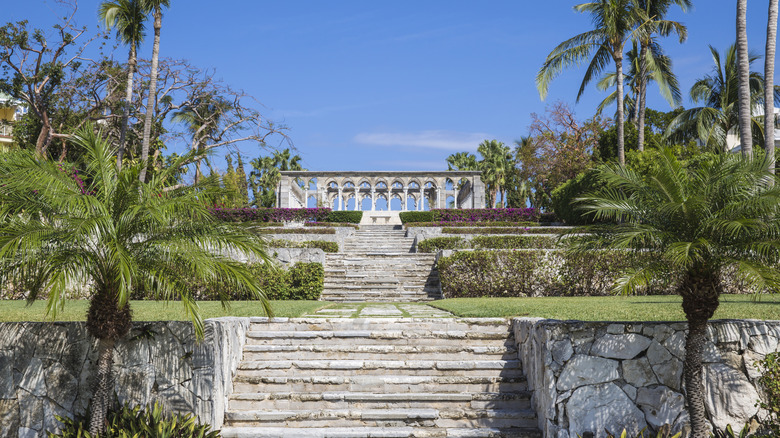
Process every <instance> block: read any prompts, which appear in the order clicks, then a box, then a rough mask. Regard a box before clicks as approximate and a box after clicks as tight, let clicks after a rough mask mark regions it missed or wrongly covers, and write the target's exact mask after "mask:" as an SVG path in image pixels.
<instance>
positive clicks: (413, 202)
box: [406, 193, 417, 211]
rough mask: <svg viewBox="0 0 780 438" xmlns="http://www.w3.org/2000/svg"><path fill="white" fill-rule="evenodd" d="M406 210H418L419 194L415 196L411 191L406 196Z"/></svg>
mask: <svg viewBox="0 0 780 438" xmlns="http://www.w3.org/2000/svg"><path fill="white" fill-rule="evenodd" d="M406 210H407V211H415V210H417V196H415V195H414V194H412V193H409V195H407V196H406Z"/></svg>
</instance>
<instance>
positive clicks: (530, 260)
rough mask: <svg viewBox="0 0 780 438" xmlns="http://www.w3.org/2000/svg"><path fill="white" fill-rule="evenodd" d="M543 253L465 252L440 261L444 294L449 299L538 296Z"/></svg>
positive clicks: (439, 266) (440, 275) (440, 276)
mask: <svg viewBox="0 0 780 438" xmlns="http://www.w3.org/2000/svg"><path fill="white" fill-rule="evenodd" d="M544 257H545V253H544V252H543V251H462V252H456V253H455V254H453V255H452V256H449V257H442V258H440V259H439V262H438V268H439V278H441V285H442V291H443V292H444V293H445V294H446V296H447V297H448V298H461V297H522V296H529V295H534V294H535V292H536V289H537V286H538V285H537V280H538V279H537V278H535V275H534V268H535V267H536V266H539V265H541V264H542V262H543V260H544Z"/></svg>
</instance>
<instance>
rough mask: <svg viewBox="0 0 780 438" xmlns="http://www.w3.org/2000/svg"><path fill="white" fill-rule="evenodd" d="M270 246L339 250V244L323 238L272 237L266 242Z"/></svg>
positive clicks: (327, 250) (328, 250) (326, 250)
mask: <svg viewBox="0 0 780 438" xmlns="http://www.w3.org/2000/svg"><path fill="white" fill-rule="evenodd" d="M268 246H270V247H271V248H319V249H321V250H323V251H325V252H339V244H338V243H336V242H328V241H325V240H306V241H303V242H293V241H292V240H284V239H274V240H272V241H270V242H268Z"/></svg>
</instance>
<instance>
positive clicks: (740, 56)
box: [737, 0, 753, 157]
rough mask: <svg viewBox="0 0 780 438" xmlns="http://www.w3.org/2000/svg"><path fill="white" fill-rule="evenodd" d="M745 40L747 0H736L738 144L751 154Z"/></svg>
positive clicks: (751, 137)
mask: <svg viewBox="0 0 780 438" xmlns="http://www.w3.org/2000/svg"><path fill="white" fill-rule="evenodd" d="M751 62H753V60H752V59H751V55H750V54H749V53H748V41H747V0H737V96H738V97H739V100H738V105H737V107H738V114H739V144H740V147H741V148H742V155H744V156H746V157H749V156H751V155H753V135H752V132H751V131H752V129H751V126H750V125H752V114H753V99H752V97H753V95H752V93H751V91H752V90H751V89H750V63H751Z"/></svg>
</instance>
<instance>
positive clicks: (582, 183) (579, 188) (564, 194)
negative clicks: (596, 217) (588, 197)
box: [551, 169, 600, 225]
mask: <svg viewBox="0 0 780 438" xmlns="http://www.w3.org/2000/svg"><path fill="white" fill-rule="evenodd" d="M599 187H600V184H599V180H598V174H597V171H596V170H595V169H591V170H587V171H585V172H583V173H580V174H579V175H577V176H575V177H574V178H572V179H570V180H568V181H566V182H565V183H563V184H561V185H560V186H558V187H557V188H556V189H555V190H553V191H552V193H551V197H552V207H553V210H554V211H555V215H556V216H558V217H559V218H560V219H561V220H562V221H564V222H565V223H566V224H568V225H587V224H591V223H593V218H592V217H591V216H588V215H584V214H583V213H582V212H581V211H580V210H579V209H578V206H579V205H578V203H577V201H575V199H576V198H578V197H580V196H583V195H584V194H586V193H589V192H593V191H595V190H597V189H598V188H599Z"/></svg>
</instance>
